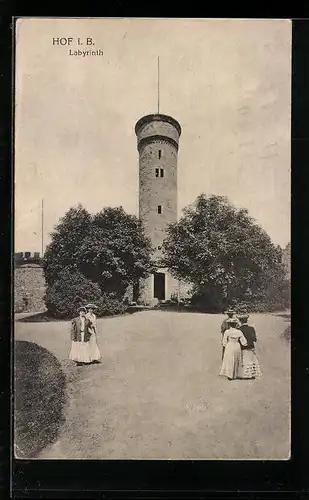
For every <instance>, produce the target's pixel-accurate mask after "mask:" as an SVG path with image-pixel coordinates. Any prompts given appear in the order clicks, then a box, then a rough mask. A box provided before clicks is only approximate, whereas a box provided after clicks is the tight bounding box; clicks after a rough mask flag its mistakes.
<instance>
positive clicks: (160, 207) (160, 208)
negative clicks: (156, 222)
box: [158, 205, 162, 214]
mask: <svg viewBox="0 0 309 500" xmlns="http://www.w3.org/2000/svg"><path fill="white" fill-rule="evenodd" d="M158 214H162V205H158Z"/></svg>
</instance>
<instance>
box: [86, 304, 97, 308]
mask: <svg viewBox="0 0 309 500" xmlns="http://www.w3.org/2000/svg"><path fill="white" fill-rule="evenodd" d="M85 307H86V309H97V308H98V306H96V305H95V304H87V305H86V306H85Z"/></svg>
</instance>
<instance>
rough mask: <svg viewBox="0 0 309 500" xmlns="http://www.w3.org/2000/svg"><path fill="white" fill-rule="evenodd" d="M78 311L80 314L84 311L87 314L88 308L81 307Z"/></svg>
mask: <svg viewBox="0 0 309 500" xmlns="http://www.w3.org/2000/svg"><path fill="white" fill-rule="evenodd" d="M77 310H78V312H80V311H84V312H86V307H84V306H81V307H79V308H78V309H77Z"/></svg>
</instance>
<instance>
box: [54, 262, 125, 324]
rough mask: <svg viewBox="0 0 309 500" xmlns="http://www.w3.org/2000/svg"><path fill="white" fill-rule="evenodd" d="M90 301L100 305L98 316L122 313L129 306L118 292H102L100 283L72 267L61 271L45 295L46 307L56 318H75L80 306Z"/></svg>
mask: <svg viewBox="0 0 309 500" xmlns="http://www.w3.org/2000/svg"><path fill="white" fill-rule="evenodd" d="M89 302H92V303H94V304H95V305H96V306H97V307H98V309H97V311H96V314H97V315H98V316H106V315H114V314H122V313H124V312H125V310H126V307H127V306H126V305H125V304H124V302H123V301H122V300H121V298H119V297H118V296H117V295H116V294H113V293H110V294H108V293H105V294H104V293H103V294H102V292H101V289H100V287H99V285H98V283H94V282H93V281H90V280H88V279H87V278H85V276H83V274H81V273H80V272H78V271H74V270H72V269H67V270H66V271H63V272H62V273H60V275H59V279H58V280H57V281H55V282H54V283H53V285H52V286H50V287H48V289H47V292H46V295H45V303H46V307H47V309H48V311H49V313H50V314H51V315H52V316H54V317H56V318H73V317H74V316H77V314H78V308H79V307H81V306H85V305H86V304H87V303H89Z"/></svg>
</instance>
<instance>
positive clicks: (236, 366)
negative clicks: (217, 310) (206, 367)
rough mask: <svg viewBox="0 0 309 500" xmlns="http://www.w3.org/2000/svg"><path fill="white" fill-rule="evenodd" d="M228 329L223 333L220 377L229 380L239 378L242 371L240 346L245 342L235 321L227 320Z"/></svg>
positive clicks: (233, 319) (245, 343) (232, 319)
mask: <svg viewBox="0 0 309 500" xmlns="http://www.w3.org/2000/svg"><path fill="white" fill-rule="evenodd" d="M227 324H228V329H227V330H226V331H225V332H224V335H223V339H222V346H223V347H224V348H225V349H224V356H223V360H222V366H221V370H220V375H221V376H223V377H227V378H228V379H229V380H233V379H235V378H240V376H241V370H242V352H241V345H243V346H245V345H247V341H246V339H245V337H244V335H243V333H242V331H241V330H239V329H237V328H236V325H237V320H235V318H230V319H228V320H227Z"/></svg>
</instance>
